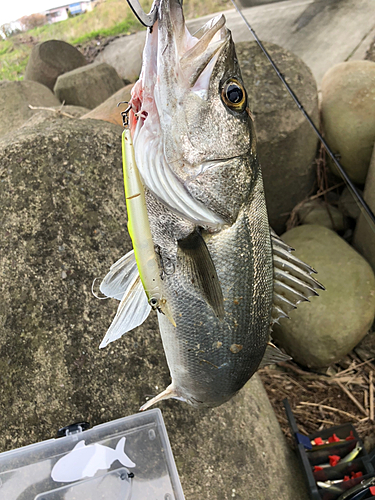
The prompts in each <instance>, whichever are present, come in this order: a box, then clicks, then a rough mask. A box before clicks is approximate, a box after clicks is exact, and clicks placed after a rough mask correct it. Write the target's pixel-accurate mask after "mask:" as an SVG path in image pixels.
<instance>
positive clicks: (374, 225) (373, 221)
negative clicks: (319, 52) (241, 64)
mask: <svg viewBox="0 0 375 500" xmlns="http://www.w3.org/2000/svg"><path fill="white" fill-rule="evenodd" d="M231 2H232V4H233V5H234V8H235V9H236V11H237V12H238V13H239V15H240V16H241V18H242V20H243V21H244V23H245V24H246V26H247V27H248V29H249V30H250V32H251V34H252V35H253V37H254V39H255V41H256V43H257V44H258V46H259V48H260V49H261V50H262V52H263V54H264V55H265V56H266V58H267V59H268V61H269V62H270V64H271V66H272V67H273V69H274V70H275V72H276V74H277V76H278V77H279V78H280V80H281V81H282V83H283V85H284V86H285V88H286V89H287V91H288V92H289V94H290V96H291V98H292V99H293V101H294V102H295V103H296V105H297V107H298V109H299V110H300V111H301V113H302V114H303V115H304V117H305V118H306V120H307V121H308V122H309V124H310V125H311V127H312V129H313V130H314V132H315V134H316V135H317V136H318V138H319V140H320V142H321V143H322V144H323V146H324V148H325V150H326V151H327V153H328V154H329V156H330V158H331V159H332V161H333V162H334V164H335V165H336V167H337V169H338V171H339V172H340V175H341V177H342V178H343V179H344V181H345V183H346V185H347V186H348V188H349V190H350V192H351V193H352V195H353V197H354V199H355V201H356V202H357V205H358V206H359V208H360V210H361V212H362V214H363V215H364V217H365V218H366V220H367V222H368V223H369V225H370V227H371V229H372V230H373V232H374V233H375V216H374V214H373V212H372V210H371V208H370V207H369V206H368V204H367V203H366V202H365V200H364V199H363V197H362V196H361V194H360V193H359V191H358V190H357V188H356V187H355V185H354V184H353V182H352V181H351V180H350V179H349V177H348V174H347V173H346V172H345V170H344V168H343V167H342V165H341V164H340V162H339V161H338V159H337V157H336V155H335V154H334V153H333V152H332V150H331V148H330V147H329V146H328V144H327V143H326V141H325V140H324V137H323V136H322V134H321V133H320V132H319V130H318V128H317V127H316V125H315V123H314V122H313V121H312V119H311V118H310V115H309V114H308V113H307V111H306V110H305V108H304V107H303V106H302V104H301V102H300V101H299V99H298V97H297V96H296V94H295V93H294V92H293V90H292V89H291V87H290V86H289V84H288V83H287V82H286V80H285V78H284V75H283V74H282V73H281V72H280V70H279V68H278V67H277V65H276V63H275V61H274V60H273V59H272V57H271V56H270V54H269V53H268V51H267V49H266V48H265V47H264V45H263V43H262V42H261V41H260V39H259V38H258V36H257V34H256V33H255V31H254V29H253V28H252V27H251V25H250V23H249V22H248V20H247V19H246V17H245V16H244V15H243V13H242V10H241V9H240V8H239V7H238V5H237V4H236V1H235V0H231Z"/></svg>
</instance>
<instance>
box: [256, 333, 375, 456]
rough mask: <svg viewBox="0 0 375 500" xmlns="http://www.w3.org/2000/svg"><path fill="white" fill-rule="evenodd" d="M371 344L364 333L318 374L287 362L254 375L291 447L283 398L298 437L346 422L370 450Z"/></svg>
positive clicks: (374, 363) (374, 360) (374, 436)
mask: <svg viewBox="0 0 375 500" xmlns="http://www.w3.org/2000/svg"><path fill="white" fill-rule="evenodd" d="M374 340H375V332H370V333H369V334H368V336H367V337H365V339H364V340H363V341H362V343H361V344H360V346H358V347H357V348H355V349H354V351H352V352H351V353H349V354H348V356H346V357H345V358H344V359H343V360H341V361H340V363H338V364H335V365H332V366H331V367H329V369H327V370H325V371H322V372H320V373H317V372H312V371H308V370H305V369H303V368H301V367H300V366H298V365H296V364H295V363H293V362H288V363H281V366H280V365H279V366H277V367H276V368H275V367H267V368H264V369H262V370H260V371H259V372H258V373H259V375H260V378H261V380H262V382H263V384H264V386H265V389H266V391H267V394H268V397H269V399H270V401H271V404H272V406H273V408H274V410H275V413H276V416H277V418H278V420H279V423H280V425H281V428H282V430H283V432H284V434H285V435H286V437H287V439H288V441H289V442H290V443H291V444H293V445H294V442H293V441H294V439H293V438H292V436H291V433H290V428H289V424H288V421H287V419H286V416H285V411H284V406H283V403H282V401H283V399H285V398H288V400H289V403H290V406H291V408H292V411H293V414H294V416H295V419H296V422H297V425H298V428H299V430H300V432H302V433H303V434H306V435H308V434H312V433H314V432H317V431H319V430H322V429H327V428H329V427H332V426H335V425H342V424H345V423H352V424H353V425H354V427H355V428H356V430H357V432H358V434H359V436H360V437H361V438H362V440H363V441H364V443H365V446H366V448H367V451H370V450H371V449H372V448H373V447H374V446H375V422H374V403H375V402H374V372H375V344H374Z"/></svg>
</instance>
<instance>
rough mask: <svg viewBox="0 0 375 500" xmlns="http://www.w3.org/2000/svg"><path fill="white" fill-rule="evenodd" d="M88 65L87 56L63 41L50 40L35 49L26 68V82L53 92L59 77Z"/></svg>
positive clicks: (39, 44)
mask: <svg viewBox="0 0 375 500" xmlns="http://www.w3.org/2000/svg"><path fill="white" fill-rule="evenodd" d="M85 64H87V61H86V59H85V56H84V55H83V54H81V52H80V51H79V50H77V49H76V48H75V47H73V45H70V44H69V43H66V42H63V41H62V40H48V41H46V42H42V43H38V45H35V47H33V50H32V51H31V54H30V57H29V60H28V62H27V66H26V72H25V80H33V81H35V82H39V83H42V84H43V85H45V86H46V87H48V88H50V89H51V90H53V87H54V85H55V82H56V80H57V77H58V76H59V75H62V74H63V73H66V72H67V71H71V70H72V69H75V68H79V67H81V66H84V65H85Z"/></svg>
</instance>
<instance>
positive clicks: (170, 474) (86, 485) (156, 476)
mask: <svg viewBox="0 0 375 500" xmlns="http://www.w3.org/2000/svg"><path fill="white" fill-rule="evenodd" d="M29 499H30V500H34V499H35V500H63V499H64V500H117V499H118V500H140V499H142V500H143V499H147V500H148V499H150V500H183V499H184V495H183V492H182V488H181V484H180V480H179V477H178V473H177V469H176V465H175V462H174V459H173V455H172V450H171V447H170V444H169V440H168V436H167V431H166V429H165V425H164V422H163V418H162V414H161V411H160V410H159V409H153V410H149V411H146V412H144V413H137V414H135V415H131V416H129V417H125V418H121V419H119V420H114V421H112V422H108V423H105V424H101V425H98V426H96V427H93V428H92V429H89V430H86V431H83V432H82V431H78V432H74V433H72V434H68V435H67V436H65V437H62V438H59V439H50V440H48V441H43V442H41V443H37V444H32V445H30V446H25V447H24V448H18V449H16V450H11V451H7V452H5V453H1V454H0V500H29Z"/></svg>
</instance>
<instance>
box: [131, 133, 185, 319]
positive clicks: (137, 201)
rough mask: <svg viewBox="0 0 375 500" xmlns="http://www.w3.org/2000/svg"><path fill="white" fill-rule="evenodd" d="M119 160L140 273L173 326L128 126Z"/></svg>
mask: <svg viewBox="0 0 375 500" xmlns="http://www.w3.org/2000/svg"><path fill="white" fill-rule="evenodd" d="M122 159H123V173H124V186H125V199H126V209H127V211H128V231H129V234H130V237H131V239H132V242H133V249H134V255H135V259H136V262H137V266H138V271H139V276H140V278H141V281H142V284H143V288H144V289H145V292H146V295H147V298H148V302H149V304H150V306H151V307H152V308H153V309H157V310H158V311H159V312H162V313H163V314H165V316H166V317H167V318H168V319H169V321H170V322H171V323H172V325H173V326H176V323H175V321H174V319H173V317H172V314H171V311H170V309H169V306H168V303H167V300H166V299H165V298H164V296H163V284H162V280H161V278H160V271H159V267H158V263H157V260H156V254H155V249H154V243H153V241H152V236H151V230H150V223H149V220H148V215H147V207H146V200H145V193H144V188H143V184H142V181H141V177H140V175H139V172H138V168H137V165H136V162H135V154H134V147H133V141H132V137H131V133H130V130H129V128H128V127H126V128H125V129H124V131H123V133H122Z"/></svg>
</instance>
